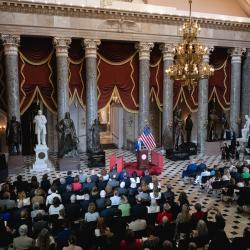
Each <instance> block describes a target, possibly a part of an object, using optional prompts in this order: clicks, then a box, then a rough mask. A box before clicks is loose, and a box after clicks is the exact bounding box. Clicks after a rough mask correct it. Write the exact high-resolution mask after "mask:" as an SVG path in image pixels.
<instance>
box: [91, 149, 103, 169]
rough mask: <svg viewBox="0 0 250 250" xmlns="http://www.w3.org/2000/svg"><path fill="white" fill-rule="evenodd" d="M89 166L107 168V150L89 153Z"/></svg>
mask: <svg viewBox="0 0 250 250" xmlns="http://www.w3.org/2000/svg"><path fill="white" fill-rule="evenodd" d="M88 167H89V168H105V152H104V151H103V152H99V153H88Z"/></svg>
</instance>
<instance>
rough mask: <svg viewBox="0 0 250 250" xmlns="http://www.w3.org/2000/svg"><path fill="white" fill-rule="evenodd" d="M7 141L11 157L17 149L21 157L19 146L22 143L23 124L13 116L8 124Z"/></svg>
mask: <svg viewBox="0 0 250 250" xmlns="http://www.w3.org/2000/svg"><path fill="white" fill-rule="evenodd" d="M6 141H7V145H8V146H9V153H10V155H13V154H14V152H15V151H14V149H15V148H16V153H17V154H18V155H19V153H20V149H19V144H20V143H21V124H20V122H18V121H17V120H16V117H15V116H12V118H11V120H10V122H8V123H7V128H6Z"/></svg>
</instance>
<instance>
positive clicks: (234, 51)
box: [228, 48, 246, 63]
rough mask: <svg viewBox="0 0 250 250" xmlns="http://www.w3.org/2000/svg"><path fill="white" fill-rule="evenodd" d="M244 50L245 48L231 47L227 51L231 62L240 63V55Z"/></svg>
mask: <svg viewBox="0 0 250 250" xmlns="http://www.w3.org/2000/svg"><path fill="white" fill-rule="evenodd" d="M245 52H246V48H231V49H229V50H228V53H229V54H230V55H231V57H232V59H231V63H241V57H242V55H243V53H245Z"/></svg>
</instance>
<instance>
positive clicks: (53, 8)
mask: <svg viewBox="0 0 250 250" xmlns="http://www.w3.org/2000/svg"><path fill="white" fill-rule="evenodd" d="M0 11H13V12H21V13H34V14H43V15H55V16H72V17H92V18H93V17H97V18H105V19H109V18H113V17H114V16H116V17H117V18H119V17H124V16H126V17H128V18H129V19H131V20H142V21H145V22H147V23H148V22H151V23H155V22H157V23H159V22H160V23H172V24H178V25H179V24H180V23H183V22H185V21H187V19H188V17H187V16H179V15H167V14H160V13H148V12H139V11H128V10H114V9H107V8H94V7H83V6H82V7H81V6H65V5H58V4H49V3H48V4H44V3H28V2H20V3H19V2H16V1H13V0H8V1H7V0H5V1H0ZM193 19H195V20H196V21H198V22H199V24H201V25H202V26H203V27H204V26H207V27H212V28H218V27H219V28H223V29H233V30H247V31H249V29H250V23H249V22H237V21H228V20H227V21H225V20H218V19H208V18H195V17H194V18H193Z"/></svg>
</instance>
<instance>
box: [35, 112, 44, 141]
mask: <svg viewBox="0 0 250 250" xmlns="http://www.w3.org/2000/svg"><path fill="white" fill-rule="evenodd" d="M33 122H34V123H35V125H36V127H35V134H36V135H37V144H38V145H41V144H42V145H46V140H45V137H46V133H47V131H46V123H47V119H46V117H45V115H43V113H42V111H41V110H38V114H37V115H36V116H35V117H34V120H33Z"/></svg>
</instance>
